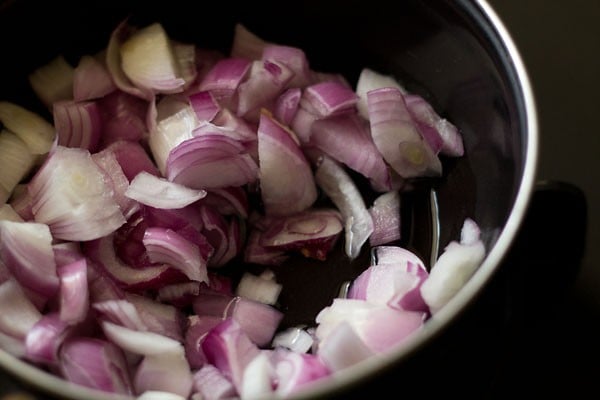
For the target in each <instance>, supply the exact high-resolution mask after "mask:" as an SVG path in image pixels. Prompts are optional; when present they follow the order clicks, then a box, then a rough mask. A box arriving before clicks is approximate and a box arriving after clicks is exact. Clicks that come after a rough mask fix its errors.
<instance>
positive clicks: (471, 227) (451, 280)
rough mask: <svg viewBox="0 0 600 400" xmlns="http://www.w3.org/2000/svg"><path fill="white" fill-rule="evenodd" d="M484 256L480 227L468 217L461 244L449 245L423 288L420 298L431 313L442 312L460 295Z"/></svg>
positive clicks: (433, 267) (452, 243) (432, 268)
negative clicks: (460, 291)
mask: <svg viewBox="0 0 600 400" xmlns="http://www.w3.org/2000/svg"><path fill="white" fill-rule="evenodd" d="M484 257H485V246H484V244H483V242H482V241H481V239H480V238H479V227H478V226H477V225H476V224H475V222H474V221H473V220H472V219H470V218H467V219H465V221H464V223H463V227H462V231H461V240H460V242H456V241H452V242H450V243H448V245H447V246H446V247H445V249H444V252H443V253H442V254H441V255H440V257H439V258H438V259H437V261H436V262H435V264H434V265H433V266H432V267H431V271H430V272H429V277H428V278H427V280H425V282H423V285H422V286H421V295H422V296H423V300H425V303H427V305H428V306H429V308H430V309H431V312H432V314H435V313H436V312H438V311H439V310H441V309H442V308H443V306H444V305H446V303H448V302H449V301H450V300H451V299H452V298H453V297H454V296H455V295H456V293H458V291H459V290H460V289H461V288H462V287H463V286H464V285H465V283H466V282H467V281H468V280H469V278H470V277H471V276H472V275H473V273H474V272H475V271H476V270H477V268H478V267H479V265H480V264H481V262H482V261H483V259H484Z"/></svg>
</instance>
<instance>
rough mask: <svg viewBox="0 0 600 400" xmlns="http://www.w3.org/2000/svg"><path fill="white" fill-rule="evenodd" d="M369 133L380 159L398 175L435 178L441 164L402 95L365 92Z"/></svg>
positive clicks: (387, 91) (386, 90)
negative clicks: (380, 155)
mask: <svg viewBox="0 0 600 400" xmlns="http://www.w3.org/2000/svg"><path fill="white" fill-rule="evenodd" d="M367 102H368V106H369V121H370V124H371V134H372V136H373V141H374V142H375V145H376V146H377V148H378V149H379V151H380V152H381V154H382V155H383V158H384V159H385V160H386V161H387V162H388V163H389V164H390V166H391V167H392V168H393V169H394V170H395V171H396V172H397V173H398V174H400V175H401V176H403V177H405V178H414V177H418V176H437V175H440V174H441V173H442V164H441V162H440V160H439V158H438V157H437V156H436V155H435V154H434V152H433V150H432V149H431V147H430V146H429V144H428V143H427V142H426V141H425V140H424V139H423V137H422V136H421V134H420V133H419V130H418V128H417V125H416V124H415V122H414V121H413V119H412V117H411V116H410V113H409V111H408V109H407V108H406V103H405V101H404V98H403V96H402V92H401V91H400V90H399V89H397V88H382V89H375V90H371V91H370V92H368V93H367Z"/></svg>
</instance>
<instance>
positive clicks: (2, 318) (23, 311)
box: [0, 279, 42, 339]
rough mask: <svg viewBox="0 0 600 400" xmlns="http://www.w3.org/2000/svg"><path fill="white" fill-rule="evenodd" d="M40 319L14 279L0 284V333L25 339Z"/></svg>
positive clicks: (40, 316)
mask: <svg viewBox="0 0 600 400" xmlns="http://www.w3.org/2000/svg"><path fill="white" fill-rule="evenodd" d="M41 318H42V314H40V312H39V311H38V309H37V308H36V307H35V306H34V305H33V303H32V302H31V300H29V298H27V296H26V295H25V292H24V291H23V288H21V286H20V285H19V284H18V283H17V282H16V281H15V280H14V279H9V280H7V281H5V282H2V283H0V332H2V333H4V334H6V335H8V336H11V337H14V338H18V339H25V337H26V336H27V333H28V332H29V331H30V330H31V329H32V328H33V326H34V325H35V324H36V323H37V322H38V321H39V320H40V319H41Z"/></svg>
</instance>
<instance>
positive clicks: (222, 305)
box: [193, 293, 283, 346]
mask: <svg viewBox="0 0 600 400" xmlns="http://www.w3.org/2000/svg"><path fill="white" fill-rule="evenodd" d="M193 308H194V312H195V313H196V314H197V315H199V316H207V315H208V316H214V317H220V318H221V319H227V318H233V319H234V320H235V322H236V324H239V326H240V329H241V330H242V331H244V334H245V335H247V336H248V338H249V339H250V340H251V341H252V342H253V343H255V344H256V345H257V346H266V345H267V344H269V343H270V342H271V340H272V339H273V335H274V334H275V331H276V330H277V327H278V325H279V323H280V322H281V320H282V319H283V314H282V313H281V312H280V311H279V310H277V309H275V308H274V307H271V306H269V305H267V304H263V303H260V302H258V301H254V300H250V299H245V298H243V297H239V296H231V295H230V296H227V295H223V294H214V293H203V294H200V295H199V296H198V297H197V298H196V300H195V301H194V303H193Z"/></svg>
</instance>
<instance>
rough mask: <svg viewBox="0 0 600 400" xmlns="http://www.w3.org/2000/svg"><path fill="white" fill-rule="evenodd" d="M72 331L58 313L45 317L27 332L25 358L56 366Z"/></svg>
mask: <svg viewBox="0 0 600 400" xmlns="http://www.w3.org/2000/svg"><path fill="white" fill-rule="evenodd" d="M72 331H73V327H72V326H71V325H69V324H68V323H67V322H66V321H64V320H62V319H61V318H60V316H59V315H58V314H57V313H49V314H46V315H44V316H43V317H42V318H41V319H40V320H39V321H38V322H36V324H35V325H34V326H32V327H31V329H30V330H29V331H28V332H27V336H26V337H25V350H26V354H25V356H26V357H27V359H29V360H31V361H34V362H37V363H42V364H49V365H56V364H57V363H58V359H59V355H58V352H59V349H60V347H61V345H62V344H63V342H64V340H65V339H66V338H67V337H68V336H69V335H70V334H72Z"/></svg>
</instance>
